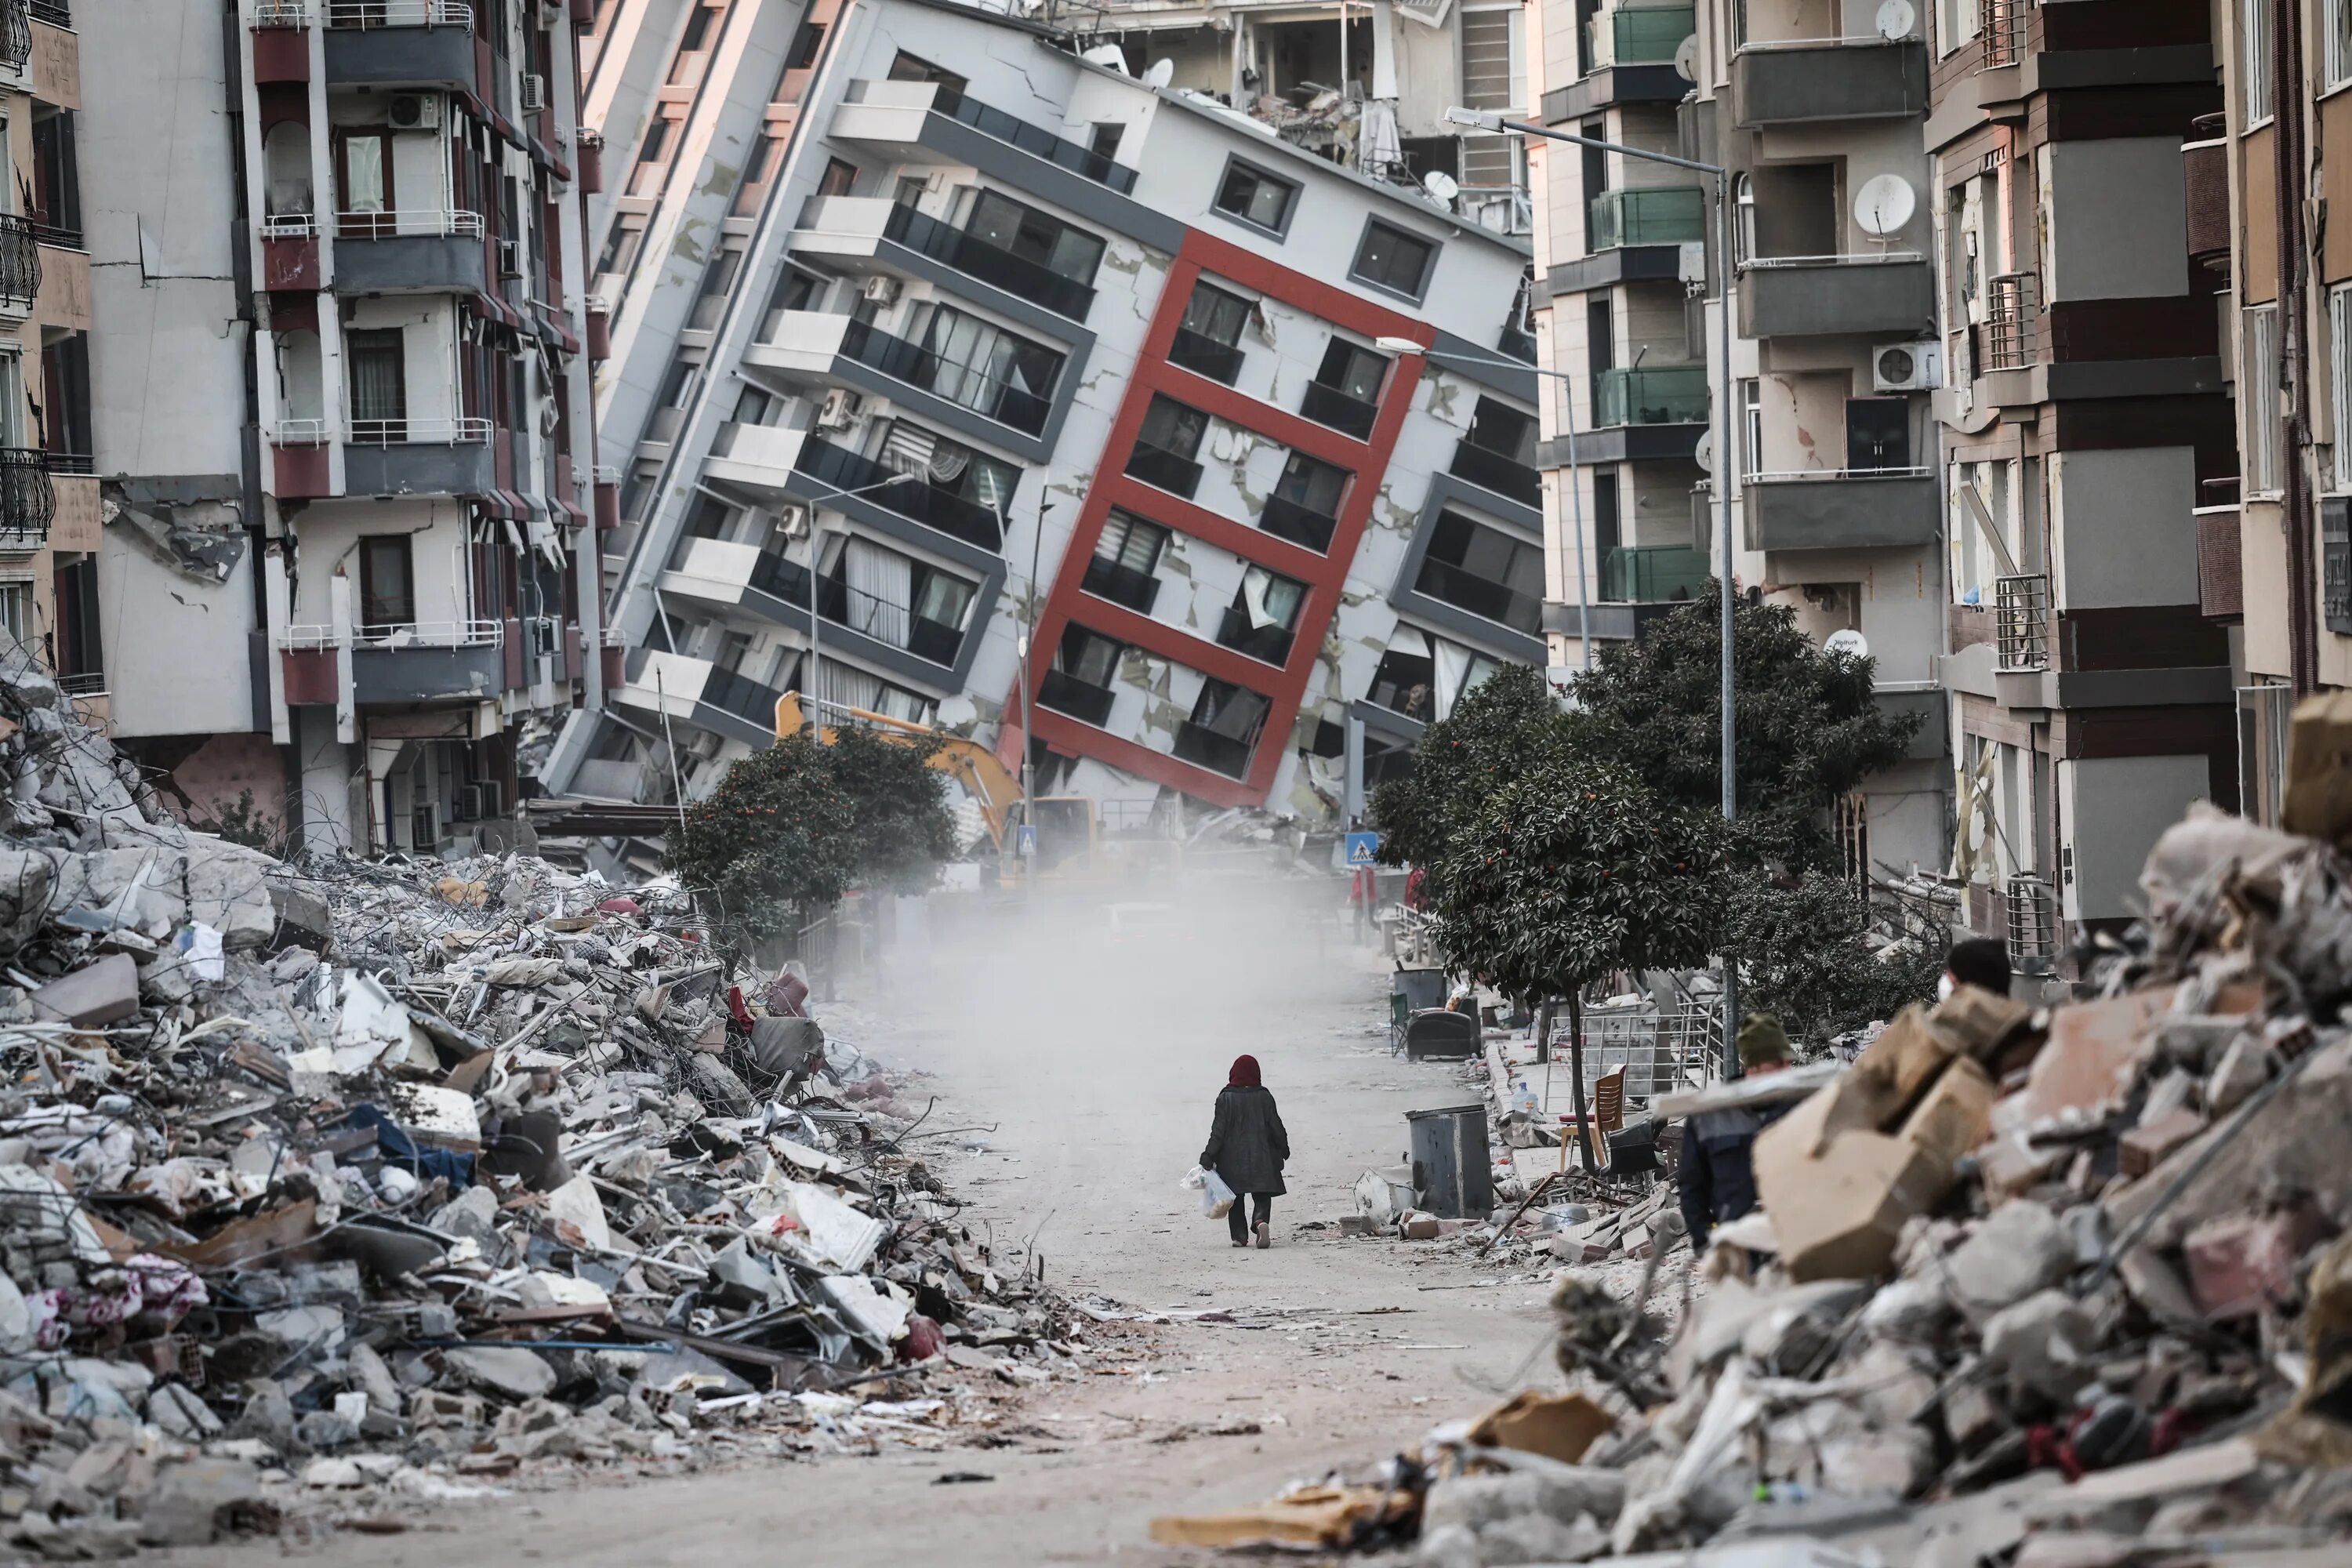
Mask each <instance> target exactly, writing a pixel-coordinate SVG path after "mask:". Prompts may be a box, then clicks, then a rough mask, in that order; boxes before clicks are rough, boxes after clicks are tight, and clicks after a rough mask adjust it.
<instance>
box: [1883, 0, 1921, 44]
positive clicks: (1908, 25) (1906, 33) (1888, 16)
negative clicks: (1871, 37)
mask: <svg viewBox="0 0 2352 1568" xmlns="http://www.w3.org/2000/svg"><path fill="white" fill-rule="evenodd" d="M1918 25H1919V14H1918V13H1917V12H1916V11H1914V10H1912V9H1911V0H1886V4H1885V5H1881V6H1880V7H1879V8H1878V36H1879V37H1882V38H1885V40H1886V41H1887V42H1888V43H1890V44H1892V43H1896V42H1899V41H1901V40H1902V39H1905V38H1907V37H1910V36H1911V29H1912V28H1914V27H1916V26H1918Z"/></svg>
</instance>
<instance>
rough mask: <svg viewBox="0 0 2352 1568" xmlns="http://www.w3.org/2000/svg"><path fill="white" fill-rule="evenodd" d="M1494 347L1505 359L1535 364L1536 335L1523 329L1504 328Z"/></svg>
mask: <svg viewBox="0 0 2352 1568" xmlns="http://www.w3.org/2000/svg"><path fill="white" fill-rule="evenodd" d="M1495 347H1496V350H1497V351H1499V352H1500V353H1502V355H1503V357H1504V358H1505V359H1515V360H1517V361H1519V362H1520V363H1523V364H1533V363H1536V335H1535V334H1534V333H1533V332H1530V331H1528V330H1527V329H1526V328H1524V327H1505V328H1504V329H1503V331H1502V334H1501V335H1500V336H1499V337H1497V338H1496V340H1495Z"/></svg>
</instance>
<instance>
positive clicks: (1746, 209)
mask: <svg viewBox="0 0 2352 1568" xmlns="http://www.w3.org/2000/svg"><path fill="white" fill-rule="evenodd" d="M1731 193H1732V194H1731V205H1732V208H1733V215H1734V216H1733V219H1732V225H1731V248H1732V259H1733V260H1734V261H1737V262H1739V263H1740V264H1742V265H1745V264H1747V263H1748V262H1749V261H1752V260H1754V259H1755V258H1756V182H1755V181H1754V180H1753V179H1751V178H1750V177H1748V175H1746V174H1741V175H1738V176H1737V177H1736V178H1735V179H1734V180H1733V181H1732V183H1731Z"/></svg>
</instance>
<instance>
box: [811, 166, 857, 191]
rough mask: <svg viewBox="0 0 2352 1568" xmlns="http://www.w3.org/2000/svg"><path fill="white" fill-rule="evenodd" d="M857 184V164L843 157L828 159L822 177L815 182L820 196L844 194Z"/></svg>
mask: <svg viewBox="0 0 2352 1568" xmlns="http://www.w3.org/2000/svg"><path fill="white" fill-rule="evenodd" d="M855 184H857V165H856V164H855V163H850V162H849V161H848V160H846V159H844V158H835V159H831V160H829V161H828V162H827V163H825V166H824V178H823V179H821V180H819V181H818V182H817V183H816V194H817V195H821V196H845V195H849V192H850V187H851V186H853V185H855Z"/></svg>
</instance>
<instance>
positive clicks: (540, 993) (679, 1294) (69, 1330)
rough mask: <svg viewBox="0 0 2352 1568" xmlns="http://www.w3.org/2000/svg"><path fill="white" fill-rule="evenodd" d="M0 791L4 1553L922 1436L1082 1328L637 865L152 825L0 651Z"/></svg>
mask: <svg viewBox="0 0 2352 1568" xmlns="http://www.w3.org/2000/svg"><path fill="white" fill-rule="evenodd" d="M0 773H5V777H6V778H7V780H8V787H7V790H6V793H5V798H0V833H5V839H0V966H5V984H0V1057H5V1068H6V1073H5V1088H0V1539H5V1541H6V1542H8V1543H9V1545H10V1546H12V1547H14V1548H17V1549H21V1550H26V1551H30V1552H38V1553H42V1554H46V1555H49V1556H57V1557H76V1556H85V1555H93V1554H102V1553H113V1552H121V1551H127V1550H129V1549H130V1548H131V1546H132V1545H133V1544H134V1543H136V1542H151V1543H153V1542H169V1543H175V1544H177V1543H191V1542H205V1541H209V1540H212V1539H213V1538H214V1537H215V1534H216V1533H218V1532H220V1531H225V1530H239V1529H252V1528H267V1527H268V1526H270V1525H271V1524H273V1523H274V1522H275V1521H277V1520H278V1518H279V1517H280V1516H281V1515H282V1514H283V1513H284V1512H286V1511H287V1510H289V1509H292V1508H294V1507H297V1506H299V1505H301V1504H302V1503H304V1502H305V1501H309V1502H311V1503H314V1504H316V1505H317V1506H320V1507H321V1508H323V1509H326V1510H330V1511H341V1512H342V1513H343V1514H345V1515H346V1516H347V1517H348V1516H350V1515H352V1514H354V1513H364V1512H366V1511H368V1510H374V1509H378V1508H381V1507H382V1506H383V1500H385V1499H386V1498H387V1497H391V1496H398V1495H403V1494H405V1495H408V1496H411V1497H421V1498H426V1499H446V1498H451V1497H457V1496H464V1495H468V1494H475V1493H479V1492H481V1491H483V1490H484V1489H485V1488H486V1487H488V1486H490V1485H493V1484H495V1483H498V1482H499V1481H501V1480H503V1479H506V1478H509V1477H513V1476H515V1475H516V1474H517V1473H518V1472H519V1471H520V1472H523V1473H525V1474H528V1473H530V1471H532V1470H535V1469H537V1468H541V1467H544V1466H548V1465H551V1464H555V1463H558V1462H563V1461H579V1460H591V1461H593V1460H612V1459H625V1460H635V1461H639V1462H643V1463H648V1464H655V1465H664V1464H667V1465H679V1464H693V1463H700V1462H704V1461H706V1460H707V1459H709V1458H712V1457H714V1455H716V1454H719V1453H723V1452H725V1451H727V1450H729V1449H730V1448H732V1449H734V1450H736V1451H764V1452H768V1453H782V1454H790V1453H793V1452H799V1451H827V1450H831V1449H835V1448H839V1447H870V1446H871V1444H872V1443H873V1442H875V1441H877V1440H887V1439H891V1438H894V1437H895V1438H899V1439H903V1440H905V1441H908V1442H910V1443H915V1444H919V1445H926V1446H935V1445H938V1444H940V1443H944V1442H945V1441H947V1440H949V1438H950V1436H951V1435H952V1433H953V1430H954V1428H955V1427H957V1426H961V1425H965V1424H973V1423H984V1422H986V1421H989V1420H991V1419H992V1410H991V1408H990V1406H989V1405H988V1403H987V1401H986V1400H985V1399H984V1398H983V1397H982V1393H981V1389H982V1388H985V1387H987V1386H988V1385H990V1384H994V1385H996V1386H997V1387H999V1388H1001V1389H1003V1391H1004V1392H1006V1393H1010V1392H1011V1390H1012V1387H1013V1385H1016V1384H1026V1383H1032V1382H1040V1381H1044V1380H1045V1379H1046V1378H1049V1377H1051V1376H1052V1375H1054V1373H1055V1370H1056V1369H1059V1368H1066V1367H1071V1366H1074V1365H1080V1364H1083V1363H1084V1359H1085V1358H1086V1356H1087V1353H1088V1352H1087V1350H1086V1349H1085V1342H1086V1341H1087V1334H1088V1331H1090V1329H1091V1326H1092V1323H1094V1322H1099V1321H1104V1320H1105V1319H1106V1318H1107V1317H1108V1316H1111V1315H1112V1314H1106V1313H1103V1312H1100V1311H1089V1310H1086V1309H1082V1308H1075V1307H1072V1306H1070V1305H1068V1304H1066V1303H1063V1302H1060V1301H1057V1300H1055V1298H1053V1297H1051V1296H1049V1295H1048V1294H1047V1293H1046V1292H1045V1289H1044V1287H1043V1284H1042V1280H1040V1279H1035V1278H1033V1271H1032V1270H1031V1269H1030V1268H1029V1267H1028V1266H1027V1263H1026V1261H1025V1260H1022V1261H1020V1262H1018V1263H1016V1262H1015V1261H1014V1258H1017V1256H1018V1255H1017V1254H1016V1255H1014V1257H1013V1258H1008V1257H1003V1256H992V1253H991V1249H990V1248H989V1247H987V1246H986V1245H984V1244H982V1243H978V1242H975V1240H974V1238H973V1237H971V1235H970V1234H969V1233H968V1232H967V1231H965V1230H964V1229H963V1228H962V1227H961V1226H959V1225H958V1223H957V1219H956V1215H957V1209H958V1205H957V1204H956V1202H955V1201H954V1200H953V1198H952V1197H950V1195H949V1194H946V1193H945V1192H944V1191H943V1190H942V1189H941V1187H940V1183H939V1181H938V1180H937V1179H936V1178H935V1177H934V1176H933V1175H932V1174H931V1173H930V1172H929V1170H927V1169H926V1167H925V1164H924V1163H923V1162H922V1160H921V1159H919V1158H918V1157H917V1155H916V1152H915V1151H917V1150H919V1149H920V1148H921V1147H923V1146H924V1145H923V1144H922V1143H921V1142H920V1140H922V1139H924V1138H925V1137H927V1136H929V1134H928V1133H926V1132H925V1131H922V1130H921V1129H920V1127H919V1123H920V1122H921V1121H923V1120H924V1119H925V1117H926V1116H927V1115H928V1112H929V1107H928V1106H927V1105H922V1104H918V1103H914V1102H913V1101H912V1100H911V1096H910V1095H908V1090H907V1086H906V1085H904V1084H903V1083H894V1082H893V1081H892V1079H889V1078H888V1077H887V1076H885V1075H884V1074H883V1073H881V1072H880V1071H879V1069H878V1068H877V1067H876V1065H875V1064H874V1062H873V1061H872V1060H871V1059H870V1058H868V1057H866V1055H864V1054H863V1053H862V1052H861V1051H859V1050H858V1049H857V1048H856V1046H855V1045H853V1044H851V1043H849V1042H848V1041H845V1040H844V1039H841V1038H838V1037H836V1038H835V1039H833V1040H830V1041H828V1040H827V1038H826V1037H825V1031H824V1027H823V1026H822V1025H821V1024H819V1023H818V1022H817V1021H816V1020H815V1019H814V1018H812V1017H810V1016H807V1009H806V1007H805V1005H804V1003H805V998H806V994H807V992H806V986H805V985H804V984H803V983H802V982H801V981H800V979H799V978H798V977H797V976H795V975H791V974H785V975H780V976H773V977H771V976H767V975H763V974H761V973H755V972H752V971H750V970H747V969H743V968H740V967H738V966H736V965H734V964H732V963H730V961H729V960H728V958H727V957H726V956H725V955H724V954H723V953H722V952H720V951H719V949H717V948H716V947H714V946H713V945H712V944H711V943H710V942H709V941H707V940H705V938H704V936H703V933H702V932H701V931H699V930H698V925H697V921H696V919H695V915H694V911H693V910H692V908H691V906H690V903H689V901H688V900H687V899H685V898H684V897H683V896H682V895H681V894H679V893H678V892H677V890H676V889H661V888H647V889H635V890H632V891H629V892H619V891H617V890H616V889H613V888H611V887H609V886H607V885H605V884H604V883H603V882H602V880H601V879H598V878H597V877H595V876H594V875H593V874H591V875H587V876H575V875H572V874H570V873H568V872H564V871H561V870H558V869H556V868H553V867H551V866H549V865H547V864H545V863H544V862H541V861H537V860H534V859H530V858H525V857H520V856H512V857H503V858H483V859H476V860H472V861H467V862H461V863H457V864H454V865H444V864H442V863H439V862H432V863H411V864H400V863H374V864H360V863H356V862H343V863H340V864H336V865H331V866H323V867H318V868H310V869H308V870H302V869H297V868H294V867H291V866H289V865H286V864H283V863H281V862H279V861H278V860H275V859H273V858H270V857H268V856H267V855H265V854H263V853H261V852H260V851H258V850H255V849H250V848H245V847H239V846H237V845H235V844H231V843H227V842H225V841H223V840H221V839H219V838H215V837H208V836H206V835H203V834H197V833H193V832H190V831H188V830H187V829H186V828H184V826H181V825H179V824H178V823H176V822H174V821H173V819H172V818H171V817H170V816H168V814H167V813H165V812H164V811H163V809H162V808H161V807H160V805H158V804H157V802H156V801H155V800H154V799H153V797H152V795H150V794H149V793H148V792H147V791H146V790H145V789H144V788H143V787H142V784H141V782H140V780H139V777H138V774H137V773H136V771H135V770H134V769H133V768H132V767H131V765H129V764H128V763H126V762H125V761H124V760H123V759H121V758H120V757H118V756H117V755H116V754H115V753H114V752H113V751H112V749H111V748H110V747H109V746H108V745H107V744H106V742H104V740H103V739H102V738H100V737H98V736H96V735H93V734H92V733H90V732H89V731H88V730H87V729H85V728H84V727H83V726H82V725H80V724H79V723H78V722H77V721H75V719H74V717H73V715H72V713H71V711H70V709H69V707H68V704H67V702H66V700H65V699H64V698H63V697H62V696H61V695H60V694H59V693H58V688H57V686H56V683H55V682H54V681H53V680H52V679H50V678H49V677H48V676H47V675H46V674H45V673H43V672H42V671H41V670H40V669H39V668H37V666H36V665H35V664H34V662H33V661H32V660H31V659H30V658H28V657H26V655H25V653H24V652H23V650H22V649H20V648H14V647H11V648H9V649H8V650H7V651H6V654H5V657H0ZM931 1146H932V1147H937V1146H938V1145H936V1144H934V1145H931ZM927 1379H928V1380H929V1385H928V1386H926V1384H925V1380H927ZM975 1385H976V1386H975Z"/></svg>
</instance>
